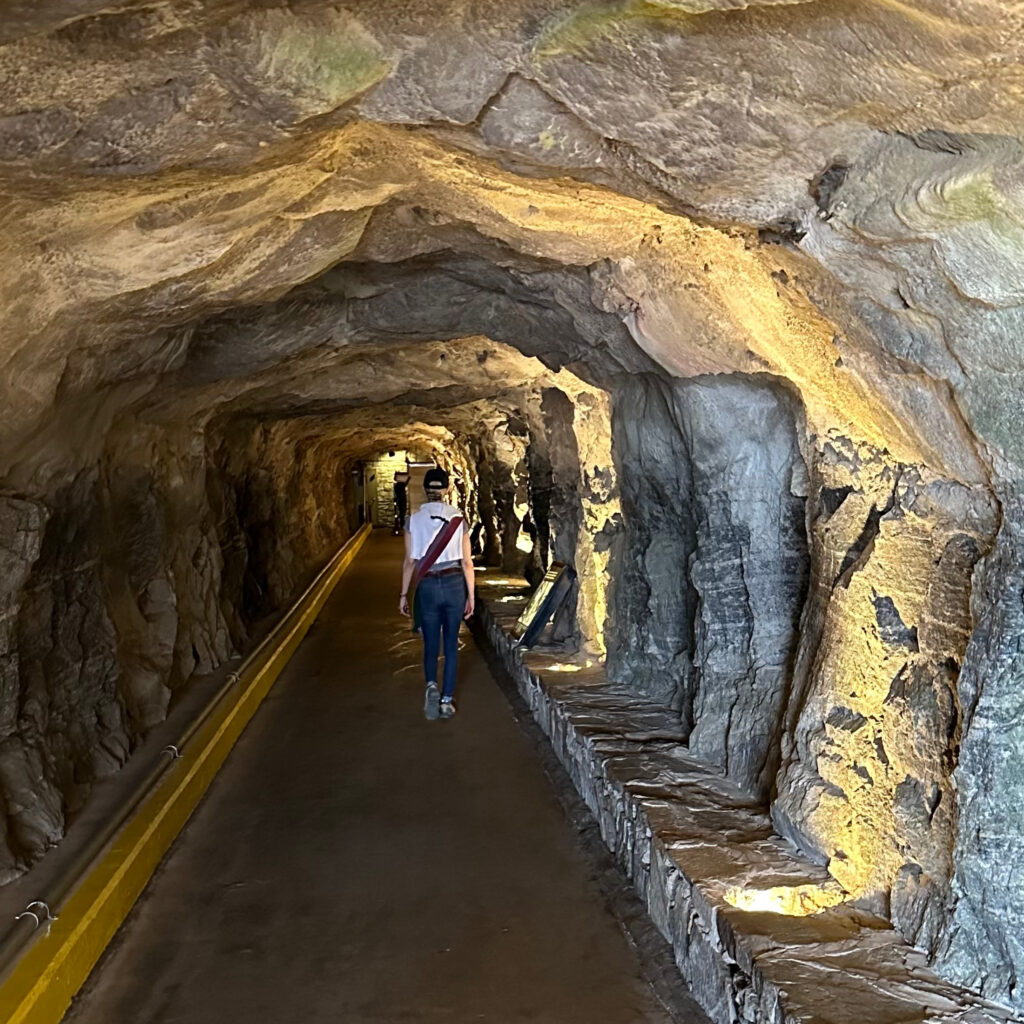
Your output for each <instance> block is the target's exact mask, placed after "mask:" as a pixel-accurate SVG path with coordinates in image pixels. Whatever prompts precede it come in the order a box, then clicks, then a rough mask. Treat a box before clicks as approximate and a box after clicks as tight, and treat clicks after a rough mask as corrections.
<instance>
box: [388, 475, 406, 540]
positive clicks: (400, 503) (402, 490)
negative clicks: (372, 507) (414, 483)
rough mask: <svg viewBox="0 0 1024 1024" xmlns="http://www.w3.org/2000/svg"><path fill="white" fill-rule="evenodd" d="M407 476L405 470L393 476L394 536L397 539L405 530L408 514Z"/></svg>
mask: <svg viewBox="0 0 1024 1024" xmlns="http://www.w3.org/2000/svg"><path fill="white" fill-rule="evenodd" d="M408 488H409V474H408V472H407V471H406V470H399V471H398V472H397V473H396V474H395V482H394V484H392V491H393V493H394V498H395V528H394V531H393V532H394V535H395V536H396V537H397V536H399V535H400V534H401V532H402V530H403V529H404V528H405V517H406V516H407V515H408V514H409V490H408Z"/></svg>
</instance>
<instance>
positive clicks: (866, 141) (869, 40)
mask: <svg viewBox="0 0 1024 1024" xmlns="http://www.w3.org/2000/svg"><path fill="white" fill-rule="evenodd" d="M90 15H96V16H95V17H90ZM1020 20H1021V12H1020V11H1019V10H1018V9H1017V8H1014V7H1011V8H1009V9H1007V8H1006V7H1005V5H1004V6H1002V7H1000V8H998V9H997V8H996V7H994V6H993V5H988V4H982V3H958V4H954V5H952V6H951V5H949V4H945V3H944V4H938V3H935V2H918V3H916V4H904V3H900V4H897V3H890V2H878V0H861V2H853V0H850V2H847V3H844V4H841V5H838V6H837V5H824V4H820V3H802V4H742V5H741V4H736V3H732V2H728V3H715V2H711V0H701V2H688V3H675V4H668V3H665V4H645V3H638V2H626V3H622V2H616V3H593V4H585V5H568V4H562V5H559V4H557V3H552V2H551V0H545V2H543V3H541V2H537V3H529V2H525V0H521V2H519V3H516V4H504V5H501V6H500V7H498V6H495V5H490V4H484V5H480V4H460V3H447V4H437V3H431V4H425V3H411V4H402V5H397V6H396V5H393V4H385V5H381V4H370V3H358V4H349V5H345V6H344V7H337V6H330V7H328V6H325V5H322V4H319V3H305V4H297V5H293V6H291V7H289V8H287V9H285V8H267V9H260V10H251V9H248V6H247V5H244V4H238V3H232V4H227V3H225V4H213V5H207V6H205V7H203V8H201V9H199V8H183V7H180V6H177V5H133V4H125V5H119V6H117V7H116V8H114V9H111V8H109V7H107V6H104V9H103V11H102V13H100V12H97V11H95V10H94V9H93V8H92V7H90V6H89V5H87V4H84V5H83V4H61V3H54V4H44V5H41V6H37V7H33V8H32V9H31V10H29V9H28V8H27V7H24V6H16V7H15V8H14V9H13V16H12V17H8V18H7V19H5V32H6V38H7V39H8V44H7V45H6V46H4V47H2V48H0V69H2V76H3V81H4V86H5V88H4V89H3V92H2V95H3V96H4V100H3V101H2V103H3V115H4V116H3V120H2V121H0V157H2V164H0V166H2V170H3V174H4V177H5V179H6V183H7V184H6V188H5V191H6V193H7V199H6V201H5V206H6V216H5V222H6V223H8V224H10V225H11V230H10V231H9V233H8V239H7V241H8V245H9V247H10V254H11V257H12V258H11V259H9V260H7V261H6V262H5V267H4V270H3V272H2V281H0V287H2V289H3V292H2V294H3V296H4V299H5V301H6V303H7V307H8V310H9V324H10V325H11V327H12V329H11V330H10V331H9V332H8V336H7V340H6V345H5V358H4V367H3V376H2V386H3V391H4V398H5V401H4V403H3V418H2V421H0V430H2V442H3V449H4V450H5V451H6V452H7V453H8V454H7V455H6V457H5V458H4V459H3V462H4V464H5V465H6V466H8V467H9V466H11V464H12V462H13V461H15V458H16V457H20V453H23V452H24V451H25V450H26V449H25V448H24V447H23V445H24V443H25V441H26V439H27V438H29V437H31V436H32V434H33V433H34V432H35V431H36V430H37V429H38V427H39V425H40V424H42V423H44V422H46V421H48V420H49V421H52V422H56V421H57V419H58V418H59V415H58V417H55V416H54V413H53V407H54V405H55V404H56V405H57V406H60V405H62V404H63V405H64V406H65V407H66V408H68V409H71V408H72V407H73V416H72V415H71V413H67V414H66V415H67V416H68V418H69V419H74V420H76V421H80V420H81V418H82V415H83V409H82V405H83V403H84V405H85V406H87V407H88V408H89V409H90V410H92V411H93V414H94V415H95V416H97V417H98V420H99V421H102V419H103V417H104V415H108V414H112V413H110V410H112V409H113V408H114V407H115V406H116V405H118V404H119V403H125V402H130V401H138V400H140V399H141V398H142V397H143V396H144V395H145V394H146V393H147V392H148V390H149V388H150V386H151V385H152V382H153V380H155V379H156V377H157V376H158V375H159V374H162V373H167V372H171V373H173V374H174V375H175V379H176V380H177V381H178V382H180V381H182V380H184V379H186V378H187V377H188V375H189V374H190V373H191V372H193V371H192V370H190V368H189V367H190V363H191V361H192V359H193V352H192V350H191V348H190V339H191V338H192V335H191V332H190V331H189V330H183V328H187V327H188V325H191V324H194V323H196V322H198V321H203V320H205V319H207V318H210V317H217V316H219V315H220V314H222V313H223V312H224V311H225V310H227V309H230V308H231V307H236V306H250V307H251V306H254V305H256V306H262V304H264V303H267V302H271V303H278V306H277V307H272V308H271V309H270V310H266V309H265V308H264V309H261V310H260V313H259V315H262V314H264V313H266V314H267V315H268V316H271V317H272V316H274V315H275V313H277V314H286V313H287V312H288V311H289V310H291V311H292V312H293V313H294V309H293V307H290V306H288V305H287V303H288V302H294V301H298V300H297V299H289V300H283V299H282V297H283V296H285V295H286V294H287V293H288V292H289V290H290V289H292V288H293V287H295V286H296V285H299V284H301V283H302V282H304V281H309V280H311V279H313V278H315V277H316V276H317V275H318V274H320V273H322V272H323V271H324V270H326V269H328V268H330V267H331V266H333V265H336V264H337V263H338V261H339V260H346V259H355V260H357V261H359V262H362V263H375V262H380V261H386V262H403V266H402V267H401V268H399V269H396V270H393V271H392V272H391V273H393V274H394V275H395V278H392V279H391V280H388V279H387V277H386V275H384V276H383V277H378V278H377V279H376V280H375V279H374V278H375V275H376V274H379V273H380V272H379V271H375V272H370V273H368V274H366V275H364V276H365V278H368V279H369V280H368V281H367V280H364V281H363V282H362V287H363V288H366V289H369V294H361V293H360V292H359V291H358V285H355V284H354V283H353V282H354V278H355V275H346V274H345V273H344V272H342V273H341V277H342V278H345V277H348V286H349V287H355V289H356V290H355V291H354V292H350V293H346V294H344V299H343V301H340V302H339V300H338V299H337V298H333V297H331V298H329V299H328V298H325V297H323V296H321V303H327V304H328V305H330V304H331V303H333V304H334V307H335V310H336V312H337V314H338V316H337V318H336V319H335V320H334V322H333V323H332V325H331V335H332V339H333V341H334V343H347V342H348V340H350V336H349V334H348V332H347V331H346V329H345V328H346V327H347V326H348V321H349V319H350V318H352V317H353V315H354V318H355V321H356V323H357V325H358V320H359V314H360V307H362V306H364V304H365V305H366V306H372V305H373V303H374V299H375V298H376V297H377V296H379V294H380V292H382V291H388V292H390V291H393V290H394V286H395V283H396V278H400V279H403V280H402V286H403V287H405V288H407V289H412V288H413V287H414V285H413V284H412V283H411V282H412V280H413V279H415V278H416V277H417V276H419V277H420V278H421V281H422V282H423V286H424V287H428V285H427V282H428V281H429V280H430V277H431V275H434V280H435V281H436V280H438V277H439V276H441V277H444V276H447V278H448V280H449V281H450V280H452V279H455V280H458V277H459V274H458V272H454V271H453V269H452V266H453V264H455V263H457V262H458V260H459V258H461V259H462V260H464V261H466V262H464V264H463V266H462V275H463V281H462V283H463V286H464V287H463V293H464V294H463V295H462V297H461V303H460V305H458V306H456V307H455V308H450V307H445V308H431V304H430V303H422V302H421V303H419V304H418V305H417V306H416V307H415V309H414V308H413V307H412V306H411V305H410V307H409V308H407V309H405V310H404V311H403V312H404V314H406V315H408V316H411V315H412V314H413V313H415V318H414V319H419V320H420V321H421V322H422V321H427V323H421V325H420V327H419V328H418V329H415V330H414V329H413V324H412V321H411V320H410V326H409V328H408V329H409V330H410V331H411V332H413V333H416V334H417V336H428V337H435V338H436V337H451V336H459V335H463V334H470V333H475V332H479V331H482V330H485V329H487V333H490V334H492V335H493V336H498V333H499V332H497V331H495V330H494V329H493V324H486V323H484V324H482V323H481V322H480V320H481V316H482V318H483V319H484V320H485V321H486V320H488V319H489V318H490V319H492V320H493V319H494V318H496V317H497V318H499V319H500V318H501V317H503V316H504V315H505V313H506V312H507V311H508V310H509V309H510V308H515V309H517V310H518V311H519V313H523V312H524V311H525V313H526V315H527V317H528V316H529V314H530V313H531V312H532V314H533V319H534V321H535V323H536V332H535V333H536V337H537V338H538V339H539V338H543V339H544V345H543V346H540V345H538V349H539V350H541V351H544V352H547V353H551V352H552V351H554V350H555V349H557V346H558V344H559V341H557V340H556V339H555V337H554V336H555V335H556V334H561V333H562V329H563V326H564V325H565V324H566V323H567V322H572V323H573V325H574V327H576V329H577V331H578V333H580V334H581V335H584V336H586V335H587V332H588V330H589V329H590V328H591V327H593V326H594V325H595V324H596V323H597V321H598V320H600V319H602V317H601V314H604V317H603V319H605V320H608V321H618V323H617V324H612V325H611V326H609V327H607V328H605V329H604V330H603V333H605V334H614V333H616V332H618V333H619V335H621V334H622V328H623V327H624V328H625V329H626V330H627V331H628V333H629V335H631V336H632V338H633V339H634V340H635V342H636V344H637V346H638V347H639V349H640V350H642V351H643V352H645V353H647V354H648V355H649V356H650V358H651V359H652V360H654V361H655V362H657V363H660V364H661V365H663V366H665V367H666V368H667V369H668V370H669V371H670V372H671V373H673V374H679V375H693V374H699V373H704V372H722V371H726V372H727V371H736V370H739V371H742V372H755V373H769V374H773V375H777V376H780V377H784V378H787V379H789V380H790V381H792V382H793V384H794V385H795V386H796V387H797V388H798V389H799V391H800V393H801V396H802V397H803V400H804V404H805V406H806V410H807V416H808V421H809V425H810V426H811V428H812V430H813V431H815V432H817V433H818V434H819V435H822V436H824V435H827V434H828V433H829V432H830V431H834V432H838V433H841V434H846V435H848V436H850V437H852V438H853V439H854V440H855V441H868V442H871V443H872V444H874V445H875V446H877V447H881V448H886V449H888V450H889V451H890V453H891V454H892V456H893V457H895V458H897V459H899V460H904V461H910V462H920V463H924V464H927V465H930V466H932V467H933V468H935V469H937V470H939V471H941V472H945V473H949V474H951V475H953V476H956V477H959V478H961V479H964V480H968V481H974V480H979V479H983V478H984V476H985V467H984V465H983V464H984V463H987V462H988V461H989V460H990V458H991V457H993V456H995V457H997V458H998V457H1000V456H1006V457H1008V458H1009V459H1010V460H1012V461H1015V460H1017V459H1019V458H1020V457H1021V453H1020V452H1019V451H1018V448H1017V445H1018V441H1017V432H1016V431H1015V430H1014V429H1013V423H1014V414H1013V409H1014V408H1015V406H1014V400H1013V395H1014V394H1015V388H1016V385H1017V383H1018V374H1019V372H1020V371H1019V362H1020V360H1019V353H1018V351H1017V348H1016V341H1015V338H1016V327H1017V324H1018V322H1019V316H1020V306H1019V300H1020V298H1021V291H1022V287H1021V285H1020V282H1019V280H1018V279H1017V275H1016V270H1015V267H1016V264H1017V260H1016V253H1017V252H1018V251H1019V245H1020V243H1021V241H1022V236H1021V227H1020V223H1021V222H1020V218H1019V216H1018V211H1017V206H1016V203H1017V198H1016V197H1017V195H1018V194H1019V188H1018V185H1017V183H1018V182H1019V180H1020V152H1019V146H1018V144H1017V143H1016V142H1015V141H1014V139H1013V138H1012V136H1013V135H1014V134H1015V132H1016V126H1017V119H1018V117H1019V110H1018V104H1017V102H1016V98H1017V97H1018V96H1019V94H1020V76H1021V73H1020V70H1019V62H1018V61H1017V60H1016V57H1017V56H1018V49H1019V47H1020V46H1021V45H1022V44H1021V42H1020V40H1021V34H1020V33H1019V32H1018V31H1016V30H1017V28H1019V22H1020ZM755 39H756V45H752V44H751V41H752V40H755ZM328 40H335V41H336V40H344V46H340V47H339V46H338V45H337V44H336V43H333V42H332V43H328ZM980 83H984V85H983V87H982V86H981V84H980ZM566 175H569V176H571V179H575V180H570V178H569V177H566ZM584 181H591V182H594V183H595V184H583V183H582V182H584ZM880 195H881V196H885V199H884V200H883V201H881V202H880V201H878V198H877V197H878V196H880ZM953 249H955V250H956V253H957V258H956V259H955V260H954V259H951V258H950V253H951V251H952V250H953ZM415 257H419V262H415V261H414V262H412V263H409V262H407V261H410V260H413V258H415ZM469 261H476V263H475V266H474V265H472V264H471V263H470V262H469ZM559 275H561V278H562V281H570V280H571V282H572V283H571V284H569V285H563V284H562V283H560V282H559V280H558V279H559ZM330 277H331V278H332V280H333V282H334V284H335V285H336V284H337V279H338V274H337V273H334V274H332V275H330ZM502 277H504V283H498V284H497V285H496V280H497V279H499V278H502ZM467 278H468V279H467ZM538 286H539V287H538ZM452 287H454V286H452V285H449V288H452ZM325 288H326V290H327V291H330V286H329V285H327V284H326V283H325ZM474 289H475V290H476V291H477V292H478V295H477V298H476V300H475V301H476V312H477V315H475V316H474V315H473V302H472V301H470V300H469V298H468V294H466V293H469V292H471V291H473V290H474ZM496 290H497V291H496ZM538 292H539V294H538ZM375 293H376V295H375ZM502 293H503V294H504V295H505V302H504V304H503V303H502V302H500V301H499V300H498V298H497V297H496V294H497V295H498V296H500V295H501V294H502ZM282 301H284V302H285V303H286V305H285V306H284V307H281V306H280V303H281V302H282ZM488 303H490V308H489V309H487V310H484V311H483V313H481V311H480V307H481V306H487V304H488ZM382 304H384V305H386V304H387V301H386V300H385V301H384V302H383V303H382ZM435 305H436V306H438V307H440V306H442V305H443V304H442V303H440V302H438V303H436V304H435ZM307 309H309V307H307ZM460 312H465V313H466V319H467V320H469V322H460V316H459V315H458V314H459V313H460ZM396 313H397V311H392V315H391V316H390V318H388V319H389V322H388V324H387V327H386V331H387V332H392V331H395V330H396V329H398V327H397V325H396V324H395V323H394V321H395V320H396V319H397V315H396ZM499 314H500V316H499ZM517 315H518V314H517ZM310 317H311V318H312V319H313V320H314V321H317V322H320V323H322V322H323V320H324V318H325V317H326V318H328V319H330V313H329V312H327V311H326V310H320V311H319V312H313V311H310V312H309V316H306V317H297V316H294V315H293V316H292V319H291V321H290V323H289V330H288V334H289V337H288V338H287V339H283V338H282V339H281V340H280V341H279V342H275V344H273V345H271V346H270V347H271V349H276V348H278V347H280V346H282V345H283V346H284V347H285V348H287V347H288V345H292V346H294V347H295V348H300V347H302V345H303V335H304V333H305V332H307V331H310V330H315V328H314V327H313V326H311V325H310V323H309V318H310ZM549 317H550V318H553V319H551V320H549V319H548V318H549ZM257 318H258V316H257ZM520 318H521V317H520ZM431 319H433V320H434V321H435V322H434V323H433V324H431V323H429V321H430V320H431ZM438 321H447V323H438ZM210 330H211V328H210V325H207V326H206V327H204V328H202V329H201V330H200V331H199V332H198V335H199V336H200V337H206V338H209V336H210ZM360 330H361V331H362V332H363V335H364V337H365V336H366V335H367V334H368V333H370V331H369V325H367V324H365V323H364V324H362V325H358V326H357V331H356V332H355V333H357V334H358V333H359V331H360ZM381 333H385V331H383V330H382V332H381ZM268 334H269V329H266V328H265V329H264V330H263V333H262V336H261V333H260V331H259V330H258V329H257V330H256V331H255V332H254V334H253V338H252V340H251V341H250V344H251V345H254V346H255V347H257V348H260V349H261V351H262V355H259V356H258V357H257V358H256V360H255V361H256V362H257V363H258V362H259V360H260V359H262V360H263V361H264V364H265V363H266V361H267V360H268V359H269V358H271V354H270V353H268V352H267V351H266V342H267V335H268ZM237 340H238V336H237V335H236V342H237ZM317 340H318V343H319V344H324V340H325V339H324V338H323V337H320V338H319V339H317ZM378 340H379V339H378ZM505 340H512V341H513V342H514V343H515V344H520V340H519V339H516V338H510V339H505ZM588 344H592V340H590V339H588ZM617 348H618V351H617V352H616V354H615V357H614V358H616V359H617V360H619V361H620V362H622V361H625V360H627V359H628V360H630V361H632V362H633V363H634V364H635V362H636V360H637V358H638V356H637V354H636V352H635V349H634V352H633V353H632V354H631V355H628V356H627V355H626V354H625V353H626V350H627V346H624V345H621V344H618V345H617ZM243 349H244V345H243V346H242V348H238V349H235V350H234V351H235V353H236V354H237V356H238V362H239V364H241V363H242V362H243V358H242V350H243ZM531 351H537V349H532V350H531ZM196 355H198V353H196ZM264 368H265V365H264ZM239 369H240V367H238V366H236V367H235V369H234V371H233V372H234V373H236V374H237V373H238V372H239ZM289 372H291V371H289ZM168 383H169V382H166V381H165V385H166V384H168ZM112 386H116V387H117V388H118V389H120V390H119V391H118V394H117V395H116V396H115V395H113V394H112V393H111V390H110V389H111V387H112ZM97 390H103V392H104V397H103V399H102V401H100V400H99V399H94V398H83V396H84V395H89V394H91V393H92V392H95V391H97ZM98 405H102V406H103V409H99V408H98ZM104 410H106V411H104ZM50 429H51V430H52V429H53V428H52V427H51V428H50ZM979 449H980V453H981V456H982V458H981V461H979V458H978V455H979ZM16 453H17V456H16ZM1011 472H1014V473H1015V472H1016V471H1015V470H1011Z"/></svg>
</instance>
